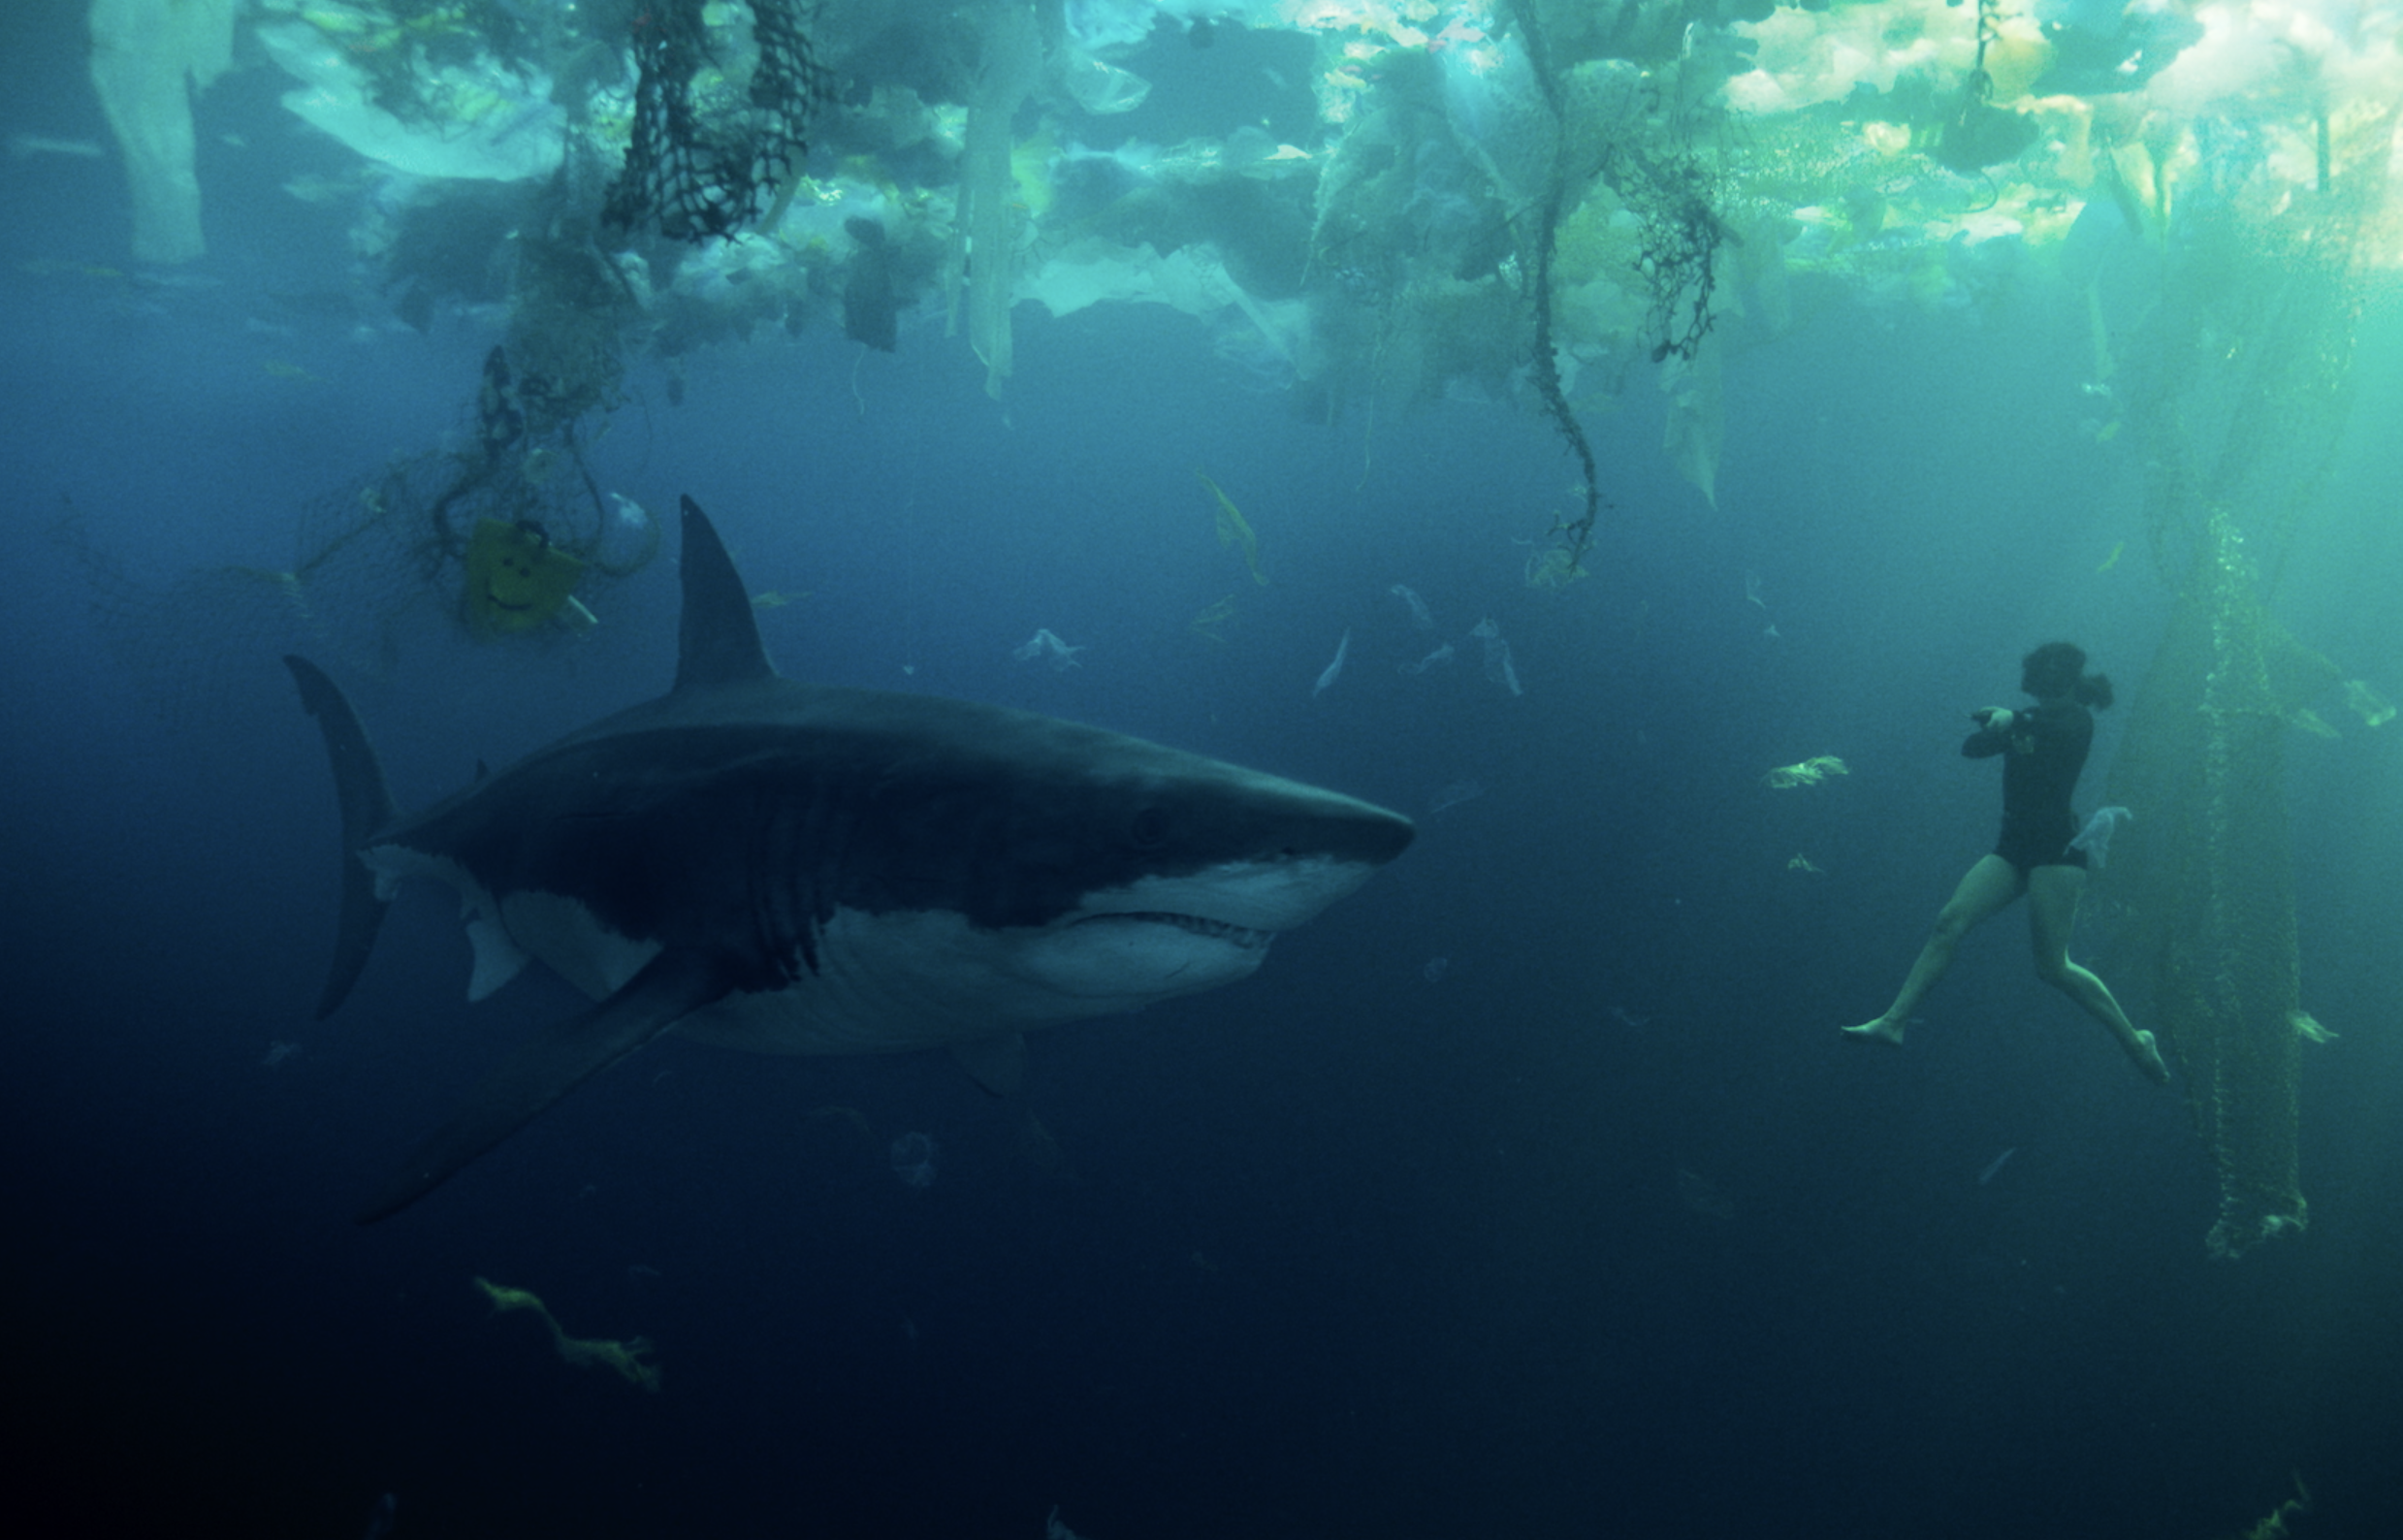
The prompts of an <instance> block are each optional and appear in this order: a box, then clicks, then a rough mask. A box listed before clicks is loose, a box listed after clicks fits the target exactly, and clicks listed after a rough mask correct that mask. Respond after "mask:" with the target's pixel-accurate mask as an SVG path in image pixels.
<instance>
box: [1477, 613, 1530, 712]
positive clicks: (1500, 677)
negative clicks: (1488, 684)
mask: <svg viewBox="0 0 2403 1540" xmlns="http://www.w3.org/2000/svg"><path fill="white" fill-rule="evenodd" d="M1468 634H1469V635H1471V636H1474V637H1476V638H1477V639H1478V640H1480V641H1482V642H1484V643H1485V644H1486V678H1488V679H1490V680H1491V681H1493V683H1495V684H1497V685H1499V686H1501V687H1502V688H1503V689H1504V690H1509V691H1510V692H1511V693H1512V694H1514V695H1523V694H1525V693H1526V691H1525V690H1522V689H1521V688H1520V685H1519V669H1518V666H1517V665H1516V664H1514V663H1513V662H1512V661H1511V660H1510V643H1508V642H1506V641H1504V640H1503V639H1502V628H1501V626H1497V625H1495V624H1494V622H1493V619H1492V618H1491V617H1490V616H1489V617H1487V618H1486V619H1484V620H1482V621H1479V622H1478V623H1477V624H1476V625H1475V626H1472V627H1471V628H1470V629H1469V633H1468Z"/></svg>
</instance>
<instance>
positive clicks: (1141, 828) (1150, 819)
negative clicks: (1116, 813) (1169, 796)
mask: <svg viewBox="0 0 2403 1540" xmlns="http://www.w3.org/2000/svg"><path fill="white" fill-rule="evenodd" d="M1127 836H1128V838H1130V839H1132V840H1133V841H1134V842H1135V848H1136V849H1137V850H1157V849H1159V848H1160V847H1161V846H1163V845H1165V844H1167V843H1168V838H1169V816H1168V814H1167V813H1166V812H1164V811H1163V810H1161V809H1159V808H1144V809H1143V810H1142V811H1140V812H1138V813H1137V814H1136V815H1135V819H1134V821H1133V822H1131V823H1129V824H1128V825H1127Z"/></svg>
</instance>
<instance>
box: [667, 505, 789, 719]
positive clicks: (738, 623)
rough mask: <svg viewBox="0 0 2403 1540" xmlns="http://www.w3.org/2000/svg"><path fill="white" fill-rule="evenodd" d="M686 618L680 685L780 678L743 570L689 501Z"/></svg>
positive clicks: (679, 647)
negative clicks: (763, 643) (736, 567)
mask: <svg viewBox="0 0 2403 1540" xmlns="http://www.w3.org/2000/svg"><path fill="white" fill-rule="evenodd" d="M684 540H685V560H684V568H685V575H684V587H685V594H684V599H685V618H684V624H683V626H682V628H681V629H680V630H679V631H678V633H677V639H676V688H677V689H678V690H701V689H705V688H707V687H709V686H712V685H738V684H747V683H749V682H750V681H752V680H755V679H774V678H775V677H776V665H775V664H773V663H771V662H769V661H768V652H767V649H766V648H765V647H762V646H761V645H760V644H759V621H758V618H757V617H756V616H755V615H753V612H752V607H751V595H750V594H745V593H744V592H743V578H742V574H740V573H738V572H736V571H735V570H734V559H733V558H732V557H729V556H727V555H726V548H725V545H724V543H723V542H722V541H721V540H720V539H719V538H718V531H717V529H715V528H714V527H713V526H712V525H711V524H710V522H709V515H708V514H705V513H703V512H702V511H701V505H700V504H699V503H697V502H694V501H693V500H692V499H691V498H690V497H687V498H685V499H684Z"/></svg>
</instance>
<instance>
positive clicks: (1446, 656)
mask: <svg viewBox="0 0 2403 1540" xmlns="http://www.w3.org/2000/svg"><path fill="white" fill-rule="evenodd" d="M1453 656H1454V655H1453V652H1452V644H1451V643H1450V642H1446V643H1444V644H1443V645H1442V646H1441V647H1438V648H1436V649H1435V650H1434V651H1433V652H1431V653H1429V654H1427V655H1426V657H1425V658H1420V659H1419V660H1418V661H1417V662H1415V663H1401V664H1398V665H1396V666H1397V668H1398V671H1399V672H1401V673H1405V674H1424V673H1426V671H1427V670H1428V669H1430V668H1433V667H1434V666H1436V665H1437V664H1438V663H1448V662H1450V661H1452V658H1453Z"/></svg>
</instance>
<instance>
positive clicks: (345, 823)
mask: <svg viewBox="0 0 2403 1540" xmlns="http://www.w3.org/2000/svg"><path fill="white" fill-rule="evenodd" d="M284 666H285V667H286V668H289V669H290V670H292V678H293V682H294V683H296V684H298V685H299V686H300V687H301V704H302V705H303V706H304V707H305V708H307V711H308V714H309V715H310V716H312V717H314V718H316V719H317V726H318V730H320V731H321V732H323V733H324V734H325V738H326V757H327V759H329V760H331V761H332V762H333V765H334V794H335V797H336V800H337V801H338V802H340V804H341V807H342V926H341V930H340V931H339V932H338V933H337V935H336V938H335V943H334V965H333V967H331V968H329V969H328V970H327V971H326V987H325V993H323V994H321V995H319V996H318V997H317V1019H318V1020H320V1021H323V1020H324V1019H325V1018H326V1017H328V1016H330V1015H332V1014H334V1011H335V1008H336V1007H337V1006H339V1005H340V1004H341V1003H342V1000H343V997H345V996H346V995H348V994H349V993H350V986H351V985H352V984H355V983H357V982H358V981H359V974H360V970H362V969H364V968H366V967H367V965H368V953H369V952H371V951H373V950H374V949H375V932H376V930H377V929H378V928H379V927H380V926H382V924H383V923H384V910H385V907H386V906H385V903H384V901H383V900H382V899H380V898H377V897H376V896H375V876H374V874H373V873H371V872H369V871H368V869H367V865H366V863H365V862H363V861H361V860H360V859H359V850H360V848H361V847H362V846H364V845H366V844H367V842H368V836H369V835H372V834H373V833H374V832H375V831H376V830H377V829H380V828H382V827H383V826H384V825H385V824H387V823H390V822H391V821H392V820H393V818H394V815H395V814H396V813H397V812H398V811H399V810H398V809H396V808H395V807H394V806H393V802H392V793H391V792H389V791H387V790H385V789H384V767H383V766H382V765H380V764H378V763H377V762H376V759H375V749H374V746H373V745H371V744H369V743H368V733H367V729H366V728H365V727H362V726H360V725H359V714H358V713H357V712H355V711H353V710H351V708H350V702H349V701H348V700H345V699H344V698H343V697H342V692H341V691H340V690H337V689H336V688H335V684H334V681H333V680H331V679H328V678H327V677H326V676H325V671H324V670H323V669H320V668H319V667H318V666H317V665H316V664H314V663H312V662H310V661H309V660H308V659H306V658H293V657H289V656H287V657H286V658H284Z"/></svg>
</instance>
